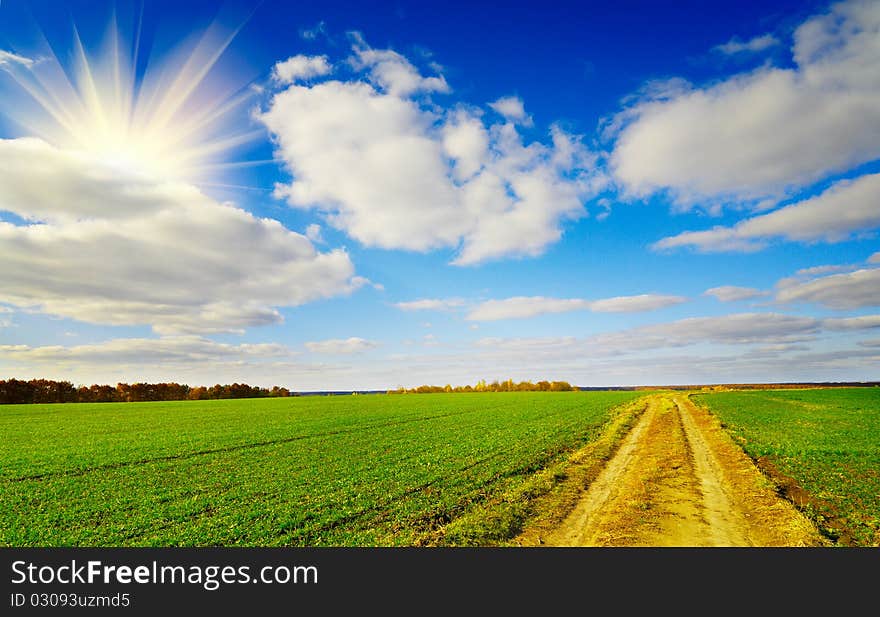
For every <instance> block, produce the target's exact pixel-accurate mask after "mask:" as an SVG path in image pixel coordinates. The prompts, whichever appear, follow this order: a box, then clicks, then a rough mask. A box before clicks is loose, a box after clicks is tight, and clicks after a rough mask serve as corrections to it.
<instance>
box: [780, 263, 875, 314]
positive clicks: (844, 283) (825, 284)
mask: <svg viewBox="0 0 880 617" xmlns="http://www.w3.org/2000/svg"><path fill="white" fill-rule="evenodd" d="M777 287H778V291H777V293H776V300H777V301H778V302H782V303H791V302H815V303H818V304H821V305H823V306H826V307H828V308H832V309H843V310H846V309H857V308H862V307H866V306H880V268H872V269H867V270H856V271H855V272H850V273H848V274H834V275H831V276H825V277H821V278H816V279H811V280H798V279H783V280H782V281H780V282H779V283H778V285H777Z"/></svg>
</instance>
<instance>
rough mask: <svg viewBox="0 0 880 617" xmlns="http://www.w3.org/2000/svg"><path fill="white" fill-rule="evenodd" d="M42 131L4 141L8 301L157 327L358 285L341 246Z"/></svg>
mask: <svg viewBox="0 0 880 617" xmlns="http://www.w3.org/2000/svg"><path fill="white" fill-rule="evenodd" d="M80 156H82V155H77V154H73V153H71V152H66V151H62V150H59V149H57V148H53V147H52V146H49V145H48V144H46V143H45V142H42V141H39V140H36V139H17V140H0V210H8V211H11V212H14V213H16V214H18V215H19V216H21V217H22V218H24V219H26V220H28V221H37V222H38V223H34V224H26V225H21V226H18V225H12V224H9V223H0V263H3V264H4V267H3V268H2V269H0V302H5V303H7V304H11V305H15V306H18V307H31V308H34V309H36V310H39V311H41V312H44V313H48V314H50V315H57V316H63V317H69V318H72V319H78V320H81V321H86V322H90V323H101V324H112V325H136V324H149V325H151V326H152V327H153V329H154V330H155V331H156V332H159V333H163V334H172V333H205V332H218V331H233V330H241V329H243V328H246V327H248V326H253V325H260V324H270V323H277V322H279V321H281V315H280V313H279V312H278V311H277V308H276V307H282V306H297V305H300V304H303V303H306V302H309V301H312V300H316V299H320V298H326V297H330V296H334V295H338V294H344V293H348V292H350V291H352V290H353V289H354V288H355V287H357V283H356V281H355V279H354V278H353V277H354V266H353V265H352V263H351V260H350V259H349V257H348V254H347V253H345V252H344V251H342V250H334V251H330V252H327V253H319V252H317V251H316V250H315V248H314V247H313V246H312V244H311V243H310V242H309V240H308V239H307V238H305V237H304V236H301V235H300V234H296V233H293V232H291V231H289V230H287V229H285V228H284V227H283V226H282V225H281V224H280V223H279V222H278V221H275V220H271V219H260V218H256V217H254V216H252V215H251V214H249V213H247V212H245V211H243V210H240V209H237V208H235V207H233V206H232V205H229V204H221V203H218V202H216V201H214V200H212V199H211V198H209V197H207V196H206V195H204V194H202V193H201V192H200V191H199V190H198V189H196V188H195V187H193V186H189V185H185V184H182V183H155V182H152V181H150V180H149V179H148V178H145V177H141V176H137V175H135V174H133V173H131V172H125V171H124V170H120V169H116V168H112V167H108V166H107V165H106V164H103V163H101V162H98V161H94V160H88V159H86V158H84V157H83V158H80Z"/></svg>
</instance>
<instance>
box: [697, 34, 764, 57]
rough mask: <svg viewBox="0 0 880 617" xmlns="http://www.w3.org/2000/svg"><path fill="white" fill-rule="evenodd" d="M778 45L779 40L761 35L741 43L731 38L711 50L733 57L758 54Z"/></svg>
mask: <svg viewBox="0 0 880 617" xmlns="http://www.w3.org/2000/svg"><path fill="white" fill-rule="evenodd" d="M779 44H780V41H779V39H777V38H776V37H775V36H773V35H772V34H762V35H760V36H756V37H754V38H751V39H749V40H748V41H741V40H740V39H738V38H736V37H733V38H732V39H730V40H729V41H728V42H726V43H724V44H723V45H716V46H715V47H713V48H712V50H713V51H716V52H718V53H721V54H724V55H726V56H733V55H735V54H742V53H750V54H754V53H758V52H761V51H764V50H766V49H770V48H771V47H775V46H777V45H779Z"/></svg>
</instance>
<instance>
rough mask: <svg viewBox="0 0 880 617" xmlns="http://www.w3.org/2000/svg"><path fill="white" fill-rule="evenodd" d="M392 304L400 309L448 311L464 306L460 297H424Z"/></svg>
mask: <svg viewBox="0 0 880 617" xmlns="http://www.w3.org/2000/svg"><path fill="white" fill-rule="evenodd" d="M394 306H396V307H397V308H399V309H400V310H402V311H448V310H452V309H455V308H458V307H461V306H464V300H462V299H461V298H445V299H438V298H425V299H422V300H412V301H410V302H397V303H396V304H395V305H394Z"/></svg>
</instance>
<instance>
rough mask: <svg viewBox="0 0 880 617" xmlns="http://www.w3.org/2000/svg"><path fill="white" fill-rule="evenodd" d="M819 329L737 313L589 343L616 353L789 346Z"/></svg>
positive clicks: (776, 316) (785, 318)
mask: <svg viewBox="0 0 880 617" xmlns="http://www.w3.org/2000/svg"><path fill="white" fill-rule="evenodd" d="M821 326H822V324H821V322H820V321H818V320H816V319H813V318H811V317H798V316H793V315H784V314H781V313H736V314H733V315H724V316H721V317H690V318H687V319H681V320H678V321H673V322H670V323H664V324H656V325H650V326H643V327H639V328H633V329H631V330H625V331H623V332H619V333H611V334H600V335H597V336H595V337H593V339H592V341H593V342H594V343H595V344H597V345H599V346H600V347H610V348H611V349H614V350H617V351H619V350H626V349H629V350H635V351H637V350H640V349H650V348H658V347H679V346H683V345H692V344H696V343H721V344H727V345H742V344H750V343H764V344H767V343H790V342H797V341H802V340H809V339H810V338H812V336H813V335H814V334H816V333H817V332H818V331H819V330H820V329H821Z"/></svg>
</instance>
